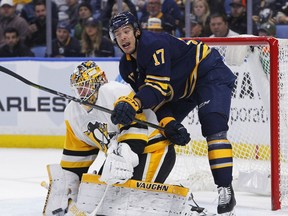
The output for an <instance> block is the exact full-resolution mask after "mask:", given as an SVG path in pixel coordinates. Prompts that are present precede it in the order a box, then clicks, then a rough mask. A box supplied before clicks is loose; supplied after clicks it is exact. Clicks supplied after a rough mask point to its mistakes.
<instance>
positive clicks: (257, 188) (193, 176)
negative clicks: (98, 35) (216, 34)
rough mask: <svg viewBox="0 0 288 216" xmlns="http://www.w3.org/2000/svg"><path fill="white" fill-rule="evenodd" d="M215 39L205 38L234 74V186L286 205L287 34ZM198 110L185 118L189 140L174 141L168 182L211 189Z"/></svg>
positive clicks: (287, 181) (287, 176) (287, 121)
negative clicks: (184, 142) (186, 142)
mask: <svg viewBox="0 0 288 216" xmlns="http://www.w3.org/2000/svg"><path fill="white" fill-rule="evenodd" d="M202 40H203V41H204V42H205V38H203V39H202ZM214 40H215V41H213V39H211V38H210V39H208V40H207V41H206V42H207V43H208V44H209V45H210V46H211V47H212V46H213V47H215V48H216V49H218V50H219V52H220V53H221V55H222V56H223V60H224V61H225V63H226V64H227V65H228V66H229V67H230V68H231V70H232V71H233V72H234V73H235V74H236V75H237V80H236V86H235V89H234V91H233V96H232V105H231V113H230V121H229V125H230V129H229V131H228V139H229V140H230V142H231V143H232V146H233V157H234V168H233V178H234V181H233V185H234V188H235V190H236V191H237V190H238V191H249V192H253V193H259V194H264V195H271V197H272V199H277V201H279V205H281V206H280V207H277V203H276V206H272V209H277V208H281V207H284V206H286V207H288V40H285V39H274V38H270V39H269V38H266V39H263V37H262V38H260V37H255V38H254V37H253V38H250V39H249V38H248V37H247V38H243V37H241V38H231V39H228V38H226V39H225V38H222V39H214ZM276 55H277V56H276ZM270 65H271V69H270ZM271 74H273V76H272V75H271ZM275 83H276V84H278V85H275ZM271 86H272V89H271ZM271 93H272V94H271ZM275 93H276V94H275ZM270 94H271V95H273V97H270ZM275 95H276V96H275ZM197 115H198V114H197V110H194V111H192V112H191V113H190V114H189V116H188V117H187V118H186V119H185V120H184V125H185V126H186V127H187V128H188V130H189V132H190V134H191V137H192V141H191V143H190V144H189V145H187V146H185V147H177V162H176V165H175V167H174V169H173V171H172V173H171V175H170V176H169V179H168V182H174V183H175V182H177V183H180V184H182V185H184V186H186V187H189V188H192V190H194V191H195V190H216V186H215V185H214V183H213V179H212V174H211V171H210V168H209V162H208V157H207V144H206V141H205V139H204V138H203V137H202V135H201V130H200V123H199V121H198V116H197ZM271 127H272V128H273V129H272V130H271ZM272 155H273V156H272ZM271 159H272V162H271ZM271 164H272V166H271ZM276 166H277V167H276ZM271 185H272V190H271Z"/></svg>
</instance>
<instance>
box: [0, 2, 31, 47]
mask: <svg viewBox="0 0 288 216" xmlns="http://www.w3.org/2000/svg"><path fill="white" fill-rule="evenodd" d="M8 27H13V28H15V29H17V31H18V33H19V37H20V40H21V41H25V39H26V37H27V36H28V35H29V30H28V23H27V22H26V20H25V19H23V18H22V17H19V16H17V15H16V9H15V5H14V3H13V0H2V1H1V3H0V47H1V46H2V45H4V44H5V38H4V30H5V29H6V28H8Z"/></svg>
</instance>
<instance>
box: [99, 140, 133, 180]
mask: <svg viewBox="0 0 288 216" xmlns="http://www.w3.org/2000/svg"><path fill="white" fill-rule="evenodd" d="M115 145H117V146H115ZM115 145H114V146H110V147H109V149H108V152H107V159H106V161H105V164H104V167H103V172H102V175H101V178H100V181H103V182H105V183H107V184H108V185H112V184H123V183H125V182H126V181H127V180H129V179H130V178H131V177H132V176H133V171H134V167H136V166H137V165H138V164H139V158H138V155H137V154H136V153H134V152H133V151H132V150H131V148H130V146H129V145H128V144H126V143H119V144H117V143H115Z"/></svg>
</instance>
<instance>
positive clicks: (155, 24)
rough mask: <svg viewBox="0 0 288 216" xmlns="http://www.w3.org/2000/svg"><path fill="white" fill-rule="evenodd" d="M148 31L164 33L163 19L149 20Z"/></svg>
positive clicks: (153, 18)
mask: <svg viewBox="0 0 288 216" xmlns="http://www.w3.org/2000/svg"><path fill="white" fill-rule="evenodd" d="M147 30H148V31H152V32H158V33H159V32H163V28H162V22H161V19H159V18H156V17H152V18H149V19H148V25H147Z"/></svg>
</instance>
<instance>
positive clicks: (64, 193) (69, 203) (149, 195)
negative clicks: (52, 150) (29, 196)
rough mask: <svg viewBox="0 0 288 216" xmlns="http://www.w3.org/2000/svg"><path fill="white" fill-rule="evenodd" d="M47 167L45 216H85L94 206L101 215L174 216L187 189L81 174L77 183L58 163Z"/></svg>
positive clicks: (178, 210)
mask: <svg viewBox="0 0 288 216" xmlns="http://www.w3.org/2000/svg"><path fill="white" fill-rule="evenodd" d="M47 170H48V174H49V187H48V194H47V198H46V202H45V206H44V210H43V215H46V216H48V215H49V216H50V215H51V216H53V215H57V216H58V215H59V216H60V215H66V216H79V215H81V216H88V215H90V213H91V212H93V211H94V210H95V209H96V208H98V211H97V215H105V216H115V215H117V216H124V215H125V216H140V215H141V216H151V215H153V216H173V215H175V216H176V215H181V212H182V211H183V210H184V208H185V201H186V196H187V194H188V191H189V189H188V188H185V187H180V186H174V185H169V184H161V183H150V182H144V181H137V180H128V181H127V182H126V183H124V184H114V185H112V186H107V184H106V183H104V182H101V181H100V180H99V178H100V176H99V175H95V174H83V176H82V180H81V182H80V185H79V180H78V179H77V178H74V177H76V176H74V177H73V176H69V174H73V173H70V172H69V171H66V170H63V169H62V168H61V166H60V165H59V164H53V165H47ZM78 186H79V190H78V188H77V187H78ZM107 187H108V188H107ZM106 188H107V191H106V192H105V190H106ZM98 204H99V206H98Z"/></svg>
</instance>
